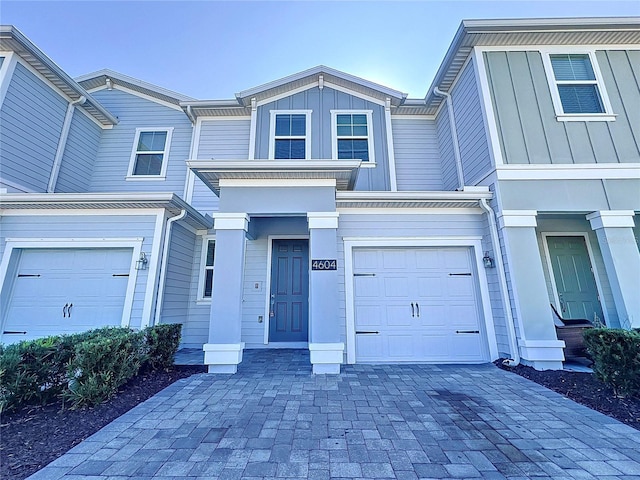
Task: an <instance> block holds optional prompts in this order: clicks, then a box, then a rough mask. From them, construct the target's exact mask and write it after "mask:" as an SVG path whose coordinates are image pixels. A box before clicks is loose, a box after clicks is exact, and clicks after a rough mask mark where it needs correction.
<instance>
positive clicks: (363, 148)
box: [353, 140, 369, 162]
mask: <svg viewBox="0 0 640 480" xmlns="http://www.w3.org/2000/svg"><path fill="white" fill-rule="evenodd" d="M353 158H357V159H360V160H362V161H365V162H368V161H369V142H368V141H367V140H353Z"/></svg>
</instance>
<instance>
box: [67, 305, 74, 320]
mask: <svg viewBox="0 0 640 480" xmlns="http://www.w3.org/2000/svg"><path fill="white" fill-rule="evenodd" d="M72 308H73V303H70V304H69V308H67V314H68V315H69V318H71V309H72Z"/></svg>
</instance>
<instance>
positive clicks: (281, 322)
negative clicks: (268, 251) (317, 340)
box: [269, 240, 309, 342]
mask: <svg viewBox="0 0 640 480" xmlns="http://www.w3.org/2000/svg"><path fill="white" fill-rule="evenodd" d="M269 300H270V303H269V305H270V308H269V342H306V341H308V338H309V333H308V332H309V242H308V240H274V241H273V250H272V255H271V292H270V299H269Z"/></svg>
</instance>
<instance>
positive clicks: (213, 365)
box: [202, 342, 244, 374]
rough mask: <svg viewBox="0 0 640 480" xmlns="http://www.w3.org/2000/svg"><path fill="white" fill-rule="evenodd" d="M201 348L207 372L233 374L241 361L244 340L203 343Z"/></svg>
mask: <svg viewBox="0 0 640 480" xmlns="http://www.w3.org/2000/svg"><path fill="white" fill-rule="evenodd" d="M202 350H204V364H205V365H207V367H208V371H209V373H227V374H233V373H236V372H237V371H238V364H239V363H240V362H242V352H243V350H244V342H242V343H205V344H204V345H203V346H202Z"/></svg>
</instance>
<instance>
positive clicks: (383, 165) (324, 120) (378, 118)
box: [255, 87, 391, 191]
mask: <svg viewBox="0 0 640 480" xmlns="http://www.w3.org/2000/svg"><path fill="white" fill-rule="evenodd" d="M297 109H300V110H312V111H313V113H312V114H311V158H314V159H330V158H331V157H332V151H331V110H372V111H373V114H372V117H373V119H372V120H373V125H372V126H371V131H370V132H369V135H373V139H374V153H375V161H376V167H375V168H363V169H361V171H360V174H359V176H358V181H357V184H356V190H377V191H386V190H390V188H391V184H390V181H389V160H388V152H387V141H388V139H387V130H386V123H385V113H384V107H383V106H382V105H379V104H377V103H373V102H370V101H367V100H364V99H361V98H359V97H355V96H353V95H349V94H347V93H344V92H339V91H337V90H333V89H331V88H329V87H325V88H323V89H322V90H320V89H319V88H311V89H309V90H305V91H303V92H299V93H296V94H294V95H291V96H289V97H285V98H281V99H279V100H277V101H275V102H271V103H267V104H265V105H262V106H260V107H258V112H257V119H256V120H257V121H256V148H255V152H256V153H255V157H256V158H261V159H266V158H268V156H269V141H270V139H269V124H270V113H269V112H270V110H297Z"/></svg>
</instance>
